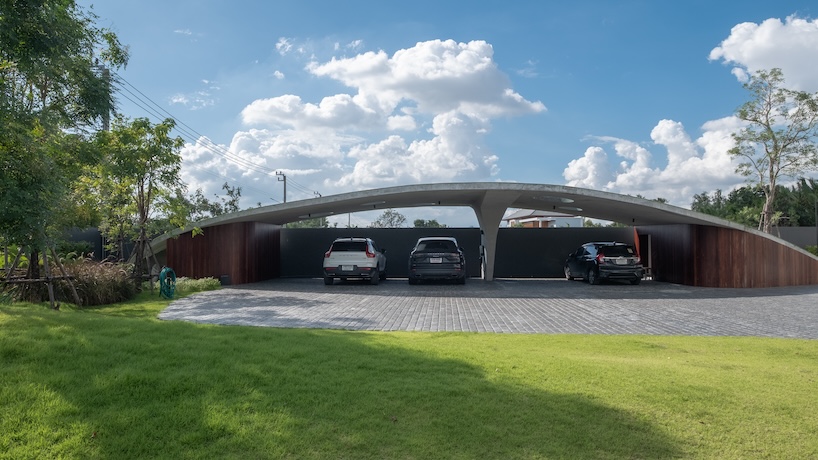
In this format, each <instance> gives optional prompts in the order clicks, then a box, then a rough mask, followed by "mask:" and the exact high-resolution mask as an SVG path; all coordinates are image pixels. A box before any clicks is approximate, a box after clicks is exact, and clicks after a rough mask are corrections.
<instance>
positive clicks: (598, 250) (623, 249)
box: [565, 242, 645, 284]
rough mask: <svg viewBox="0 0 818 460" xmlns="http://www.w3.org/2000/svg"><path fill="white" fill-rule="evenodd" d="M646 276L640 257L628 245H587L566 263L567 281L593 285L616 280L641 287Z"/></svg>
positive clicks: (580, 248) (599, 243) (581, 247)
mask: <svg viewBox="0 0 818 460" xmlns="http://www.w3.org/2000/svg"><path fill="white" fill-rule="evenodd" d="M644 273H645V270H644V268H643V267H642V261H641V260H640V259H639V255H638V254H636V251H635V250H634V249H633V246H631V245H629V244H625V243H616V242H593V243H585V244H583V245H582V246H580V247H579V248H578V249H577V250H576V251H574V252H572V253H571V255H569V256H568V260H566V261H565V277H566V278H567V279H569V280H572V279H574V278H584V279H585V280H586V281H588V282H589V283H590V284H599V282H600V281H602V280H613V279H618V280H626V281H630V283H631V284H639V282H640V281H642V275H644Z"/></svg>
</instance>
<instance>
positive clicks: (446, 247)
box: [417, 240, 457, 252]
mask: <svg viewBox="0 0 818 460" xmlns="http://www.w3.org/2000/svg"><path fill="white" fill-rule="evenodd" d="M417 251H419V252H457V246H456V245H455V244H454V242H453V241H449V240H439V241H422V242H420V243H418V247H417Z"/></svg>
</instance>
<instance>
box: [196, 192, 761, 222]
mask: <svg viewBox="0 0 818 460" xmlns="http://www.w3.org/2000/svg"><path fill="white" fill-rule="evenodd" d="M495 197H496V198H499V199H500V200H501V201H503V202H506V203H508V206H507V207H511V208H522V209H539V210H548V211H557V212H562V213H565V214H575V215H582V216H585V217H592V218H596V219H603V220H609V221H615V222H620V223H623V224H627V225H652V224H680V223H684V224H703V225H716V226H722V227H733V228H741V229H746V228H745V227H744V226H741V225H738V224H735V223H733V222H730V221H727V220H724V219H719V218H717V217H713V216H710V215H707V214H702V213H698V212H694V211H690V210H687V209H684V208H680V207H677V206H671V205H668V204H663V203H659V202H657V201H651V200H646V199H642V198H636V197H632V196H628V195H619V194H615V193H609V192H600V191H597V190H589V189H583V188H576V187H566V186H562V185H548V184H521V183H514V182H462V183H441V184H420V185H404V186H398V187H387V188H379V189H371V190H362V191H358V192H350V193H342V194H338V195H331V196H325V197H319V198H311V199H306V200H299V201H291V202H289V203H283V204H276V205H270V206H262V207H259V208H252V209H246V210H243V211H239V212H236V213H232V214H227V215H223V216H218V217H214V218H211V219H206V220H203V221H200V222H198V223H197V224H196V226H197V227H199V228H206V227H211V226H214V225H221V224H226V223H232V222H247V221H253V222H265V223H271V224H278V225H283V224H286V223H289V222H295V221H298V220H304V219H310V218H315V217H326V216H331V215H336V214H346V213H350V212H362V211H372V210H379V209H389V208H395V209H397V208H412V207H423V206H468V207H472V208H474V207H478V206H480V205H481V203H483V202H484V201H485V200H486V198H495ZM504 211H505V210H504Z"/></svg>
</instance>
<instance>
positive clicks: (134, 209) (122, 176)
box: [97, 118, 187, 282]
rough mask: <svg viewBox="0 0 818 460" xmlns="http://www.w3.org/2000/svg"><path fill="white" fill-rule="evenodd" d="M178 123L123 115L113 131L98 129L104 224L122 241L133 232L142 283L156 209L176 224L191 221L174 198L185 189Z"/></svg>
mask: <svg viewBox="0 0 818 460" xmlns="http://www.w3.org/2000/svg"><path fill="white" fill-rule="evenodd" d="M174 126H175V122H174V121H173V120H172V119H166V120H164V121H163V122H162V123H159V124H156V125H154V124H152V123H151V122H150V121H149V120H148V119H147V118H137V119H135V120H133V121H128V120H125V119H123V118H118V119H116V120H115V122H114V125H113V127H112V129H111V131H110V132H100V133H98V134H97V142H98V143H99V145H100V147H101V148H102V149H104V150H105V151H106V157H105V159H104V160H103V162H102V163H101V164H100V167H99V168H98V171H97V172H98V175H97V179H98V184H99V191H100V195H101V203H102V206H103V209H104V212H103V216H104V222H105V224H106V225H104V226H103V227H102V228H103V231H104V233H105V234H106V237H108V238H109V239H113V240H119V241H123V240H124V238H125V236H130V237H131V238H132V239H133V240H134V243H135V247H134V275H135V276H137V277H138V279H137V281H139V282H141V276H142V275H144V274H145V273H146V272H147V269H146V268H147V267H146V265H145V258H146V256H147V254H146V250H147V245H148V244H149V236H148V233H149V232H148V226H149V223H150V220H151V217H152V215H153V213H154V212H155V211H158V212H159V213H163V214H164V215H165V216H167V217H168V218H169V219H170V222H171V223H172V224H174V225H175V226H179V227H181V226H184V225H185V224H186V223H187V214H186V213H182V214H181V215H178V214H174V212H175V211H178V208H177V207H175V206H173V203H174V202H173V199H172V198H173V197H174V196H176V195H178V193H179V192H180V190H181V189H183V188H184V184H182V181H181V179H180V177H179V170H180V168H181V163H182V159H181V156H180V155H179V149H180V148H181V147H182V145H183V144H184V142H183V140H182V139H181V138H180V137H175V138H174V137H171V136H170V131H171V130H172V129H173V127H174ZM122 255H124V254H123V253H120V256H122Z"/></svg>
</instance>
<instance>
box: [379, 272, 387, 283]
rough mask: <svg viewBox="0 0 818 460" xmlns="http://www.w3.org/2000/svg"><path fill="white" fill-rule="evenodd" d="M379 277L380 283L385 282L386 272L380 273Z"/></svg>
mask: <svg viewBox="0 0 818 460" xmlns="http://www.w3.org/2000/svg"><path fill="white" fill-rule="evenodd" d="M380 276H381V281H383V280H385V279H386V270H384V271H382V272H381V275H380Z"/></svg>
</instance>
